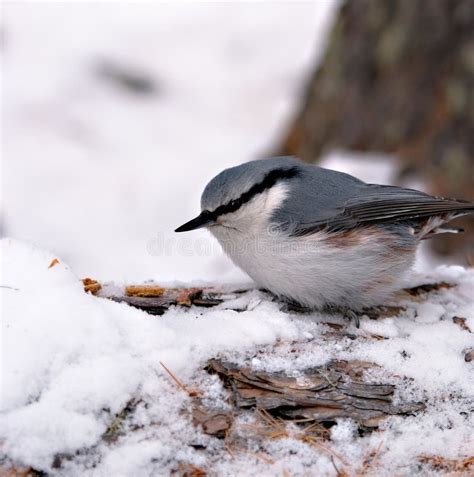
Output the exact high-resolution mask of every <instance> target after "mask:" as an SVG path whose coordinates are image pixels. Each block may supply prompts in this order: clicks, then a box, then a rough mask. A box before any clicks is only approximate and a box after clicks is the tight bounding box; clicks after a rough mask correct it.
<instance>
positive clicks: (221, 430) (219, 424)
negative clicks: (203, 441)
mask: <svg viewBox="0 0 474 477" xmlns="http://www.w3.org/2000/svg"><path fill="white" fill-rule="evenodd" d="M192 416H193V417H192V418H193V425H195V426H201V428H202V431H203V432H204V434H208V435H210V436H214V437H218V438H220V439H224V438H225V437H226V435H227V432H228V431H229V429H230V428H231V427H232V423H233V420H234V419H233V417H232V415H231V414H230V413H228V412H223V411H216V410H210V409H206V408H205V407H203V406H202V403H201V402H200V401H197V402H195V403H194V404H193V414H192Z"/></svg>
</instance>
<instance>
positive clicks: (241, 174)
mask: <svg viewBox="0 0 474 477" xmlns="http://www.w3.org/2000/svg"><path fill="white" fill-rule="evenodd" d="M300 168H301V162H300V161H299V160H297V159H295V158H292V157H275V158H272V159H263V160H257V161H251V162H247V163H244V164H241V165H239V166H236V167H231V168H229V169H225V170H224V171H222V172H221V173H220V174H218V175H217V176H215V177H214V178H213V179H212V180H211V181H210V182H209V183H208V184H207V186H206V188H205V189H204V192H203V194H202V197H201V213H200V214H199V215H198V216H197V217H196V218H194V219H192V220H190V221H189V222H186V223H185V224H184V225H181V227H178V228H177V229H176V230H175V232H187V231H190V230H195V229H198V228H201V227H207V228H209V229H210V230H211V232H215V231H216V230H215V228H217V227H227V228H230V229H235V230H236V231H239V232H249V231H251V230H253V229H254V228H255V227H257V226H260V225H261V224H262V223H266V222H268V218H269V217H270V216H271V215H272V213H273V212H274V211H275V210H276V209H277V208H278V207H280V206H281V204H282V203H283V201H284V199H285V198H286V196H287V193H288V190H289V182H290V181H291V180H292V179H294V178H295V177H297V176H298V174H299V173H300Z"/></svg>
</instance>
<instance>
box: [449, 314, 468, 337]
mask: <svg viewBox="0 0 474 477" xmlns="http://www.w3.org/2000/svg"><path fill="white" fill-rule="evenodd" d="M466 321H467V320H466V318H461V317H460V316H453V323H456V325H458V326H460V327H461V328H462V329H463V330H464V331H469V333H472V331H471V328H469V326H467V324H466Z"/></svg>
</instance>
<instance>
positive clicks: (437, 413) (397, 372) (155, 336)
mask: <svg viewBox="0 0 474 477" xmlns="http://www.w3.org/2000/svg"><path fill="white" fill-rule="evenodd" d="M1 256H2V263H1V270H2V278H1V285H2V288H1V289H0V293H1V297H2V315H3V321H4V323H3V337H2V342H3V350H2V358H3V363H2V374H3V376H2V412H1V423H0V442H1V452H2V453H3V455H4V460H3V465H4V466H8V464H9V463H10V462H11V461H13V462H15V463H16V465H17V466H19V467H22V466H24V467H29V466H32V467H33V468H35V469H38V470H43V471H46V472H51V473H52V474H53V475H55V474H57V475H78V476H79V475H81V476H84V475H91V476H109V475H114V476H132V475H133V476H136V475H139V476H146V475H150V476H151V475H168V474H169V473H170V472H171V471H172V470H173V469H176V468H177V467H178V466H179V465H180V464H183V463H188V464H192V465H194V466H196V467H198V468H202V469H204V470H206V471H207V472H209V473H210V475H237V474H239V475H257V474H260V475H295V476H296V475H322V476H335V475H336V471H335V468H334V466H333V464H332V462H331V459H330V457H331V454H328V452H329V451H330V452H332V453H335V455H342V456H344V461H345V463H344V464H342V463H341V462H339V461H337V462H336V465H337V467H338V468H340V469H342V468H344V470H346V471H347V472H349V475H355V474H356V473H357V472H358V471H360V470H361V469H362V468H363V467H364V459H366V458H367V456H368V455H369V454H370V453H371V452H376V453H377V454H378V457H377V463H376V464H374V465H375V467H373V468H371V472H372V473H373V475H413V473H414V472H415V471H423V472H425V474H426V473H429V468H428V467H426V466H425V467H420V463H419V460H418V459H419V457H420V456H423V455H428V456H433V455H435V456H441V457H446V458H450V459H463V458H465V457H467V456H469V455H472V453H473V451H474V434H473V432H472V429H473V426H474V413H473V412H472V409H473V405H474V366H473V362H466V361H465V359H464V356H465V354H466V352H467V351H468V350H469V349H472V348H474V338H473V337H474V334H472V333H470V332H469V331H468V330H466V329H464V328H463V327H461V326H460V325H459V323H455V322H453V320H452V318H453V317H454V316H458V317H462V318H465V319H466V320H465V325H466V326H467V328H469V329H470V330H474V307H473V302H472V296H473V293H472V292H473V289H474V270H464V269H462V268H461V267H449V268H448V267H444V268H439V269H437V270H435V271H434V272H433V274H432V276H430V277H422V276H417V277H416V278H414V281H413V283H415V282H416V283H420V282H433V281H446V282H449V283H454V284H457V286H456V287H455V288H452V289H442V290H440V291H439V292H437V293H435V294H434V295H430V296H431V300H430V301H429V302H424V301H422V302H416V301H413V302H409V303H408V304H407V306H408V308H407V311H406V312H404V313H402V314H401V316H399V317H397V318H383V319H378V320H376V321H374V320H369V319H368V318H363V319H362V323H361V328H360V330H357V329H356V328H354V327H353V326H350V332H351V333H352V334H355V335H356V336H357V337H356V338H355V339H349V338H344V339H341V340H336V341H334V340H328V339H326V338H325V335H324V332H327V331H328V327H327V325H325V324H324V322H326V321H327V320H328V317H327V316H323V315H320V314H318V313H314V314H311V315H295V314H290V313H286V312H283V311H280V307H279V305H278V304H277V303H274V302H271V301H270V300H269V299H268V297H265V295H263V294H261V293H260V292H258V291H256V290H255V291H250V292H247V293H246V294H245V295H243V296H240V298H238V300H239V307H240V308H244V309H245V308H247V310H246V311H241V312H236V311H232V310H229V309H226V308H228V307H229V306H230V302H227V303H224V304H222V305H219V306H217V307H216V308H213V309H203V308H196V307H191V308H190V309H187V310H183V309H178V308H172V309H170V310H169V311H168V312H167V313H165V315H163V316H161V317H152V316H150V315H147V314H146V313H145V312H142V311H140V310H137V309H134V308H131V307H129V306H128V305H126V304H119V303H115V302H112V301H110V300H107V299H105V298H99V297H95V296H92V295H90V294H86V293H85V292H84V291H83V288H82V283H81V282H80V281H79V280H78V277H77V276H76V275H75V274H74V273H73V271H72V270H71V269H70V268H69V267H68V266H67V265H66V264H65V263H64V262H63V261H62V260H61V257H59V258H60V263H59V264H57V265H56V266H54V267H52V268H48V266H49V264H50V263H51V261H52V259H53V258H56V256H55V255H54V254H52V253H48V252H45V251H43V250H41V249H38V248H36V247H34V246H31V245H29V244H26V243H22V242H18V241H14V240H11V239H3V240H2V242H1ZM233 305H234V306H235V301H234V303H233ZM203 310H204V311H203ZM330 320H332V321H333V322H334V321H335V322H337V323H340V324H343V323H344V321H343V320H342V318H337V317H333V318H331V319H330ZM345 326H349V325H347V324H345ZM373 335H377V336H378V337H386V338H387V339H380V338H378V339H371V336H373ZM295 348H297V352H296V353H295ZM257 353H258V356H256V355H257ZM216 356H220V357H224V358H225V357H227V358H229V359H231V360H233V361H234V362H237V363H238V362H243V361H244V360H249V359H250V358H252V356H254V359H251V360H250V362H251V363H252V366H254V367H256V368H258V369H265V370H269V371H276V370H285V371H287V372H290V373H293V375H295V376H297V375H298V372H299V371H300V370H304V369H306V368H309V367H314V366H320V365H323V364H325V363H327V362H329V361H330V360H331V359H338V360H339V359H346V360H354V359H360V360H365V361H369V362H373V363H377V364H379V365H381V366H382V367H383V368H381V370H380V372H379V373H378V374H377V375H376V376H372V379H373V380H374V381H376V382H377V381H382V382H394V383H395V384H397V398H398V399H402V400H403V399H408V400H411V401H421V402H424V403H425V404H426V410H425V411H423V412H420V413H418V414H417V415H416V416H412V417H392V418H389V419H388V420H387V421H385V422H384V423H383V424H382V426H381V429H380V430H379V431H377V432H373V433H370V434H368V435H366V436H364V437H358V434H357V432H356V426H355V424H354V423H353V422H352V421H351V420H347V419H346V420H344V419H343V420H340V421H339V422H338V424H337V425H336V426H334V427H333V428H332V429H331V439H330V440H329V441H325V442H324V443H321V444H322V445H323V447H322V448H321V447H320V448H318V447H315V446H314V445H311V444H310V443H305V442H302V441H301V440H298V439H296V438H294V437H292V435H291V432H289V435H288V436H284V437H282V438H281V439H278V440H274V439H267V440H265V441H264V442H263V443H261V444H260V447H259V448H258V449H257V450H256V449H254V448H252V447H250V448H249V449H245V448H244V449H235V448H232V449H229V448H228V447H226V443H225V441H223V440H221V439H217V438H215V437H209V436H206V435H204V434H203V433H202V432H201V431H200V429H199V428H196V427H194V426H193V425H192V419H191V413H190V406H191V401H190V398H189V396H188V395H187V394H186V393H185V392H183V391H182V390H181V389H180V388H179V387H178V386H176V385H175V383H173V382H172V380H171V379H170V377H169V376H168V375H167V373H166V372H164V371H163V368H162V367H161V366H160V362H162V363H164V364H165V365H166V366H167V367H168V368H169V369H171V370H172V371H173V373H175V375H176V376H178V377H179V378H180V379H181V380H182V381H184V382H185V383H186V385H187V386H189V387H190V388H195V389H198V390H200V391H201V392H202V393H203V394H204V396H203V398H204V399H207V400H208V401H210V402H212V403H213V405H214V406H216V407H217V408H219V407H221V408H226V406H227V407H228V403H227V400H226V396H227V395H226V391H225V390H224V388H223V385H222V383H221V382H220V381H219V379H218V378H217V377H216V376H210V375H208V374H207V372H205V371H203V367H204V366H205V364H206V361H207V360H208V359H210V358H213V357H216ZM131 400H133V402H135V403H137V404H136V405H135V409H134V411H133V412H131V414H130V415H129V416H128V417H127V418H126V419H125V421H124V422H123V423H121V426H122V428H123V429H124V430H125V433H124V435H123V436H121V437H119V438H118V439H117V440H115V441H113V442H107V440H104V439H103V435H104V433H105V431H106V430H107V429H108V427H109V426H110V425H111V423H112V422H113V421H114V419H116V416H117V415H118V414H120V412H121V411H122V410H123V409H124V408H125V407H126V405H127V403H129V402H130V401H131ZM248 424H249V423H248V422H247V425H248ZM238 425H239V422H238V421H237V422H236V423H235V426H237V427H238ZM328 450H329V451H328ZM255 455H256V457H255ZM5 456H6V460H5ZM55 460H56V463H57V462H59V461H60V462H61V467H60V468H56V469H54V468H52V466H53V463H54V462H55ZM56 465H57V464H56ZM285 472H286V474H285Z"/></svg>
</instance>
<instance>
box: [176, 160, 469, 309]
mask: <svg viewBox="0 0 474 477" xmlns="http://www.w3.org/2000/svg"><path fill="white" fill-rule="evenodd" d="M469 213H474V202H468V201H462V200H456V199H443V198H439V197H433V196H431V195H428V194H425V193H423V192H419V191H417V190H413V189H405V188H402V187H394V186H388V185H378V184H367V183H365V182H362V181H361V180H359V179H356V178H355V177H353V176H350V175H348V174H344V173H341V172H336V171H332V170H329V169H324V168H321V167H317V166H314V165H309V164H306V163H304V162H302V161H300V160H298V159H295V158H292V157H275V158H272V159H265V160H257V161H252V162H248V163H245V164H242V165H239V166H236V167H231V168H230V169H226V170H224V171H223V172H221V173H220V174H218V175H217V176H216V177H214V178H213V179H212V180H211V181H210V182H209V183H208V184H207V186H206V188H205V190H204V192H203V194H202V198H201V213H200V214H199V215H198V216H197V217H196V218H195V219H193V220H191V221H189V222H187V223H185V224H184V225H182V226H181V227H178V228H177V229H176V232H186V231H188V230H194V229H197V228H200V227H206V228H207V229H208V230H209V231H210V232H211V233H212V234H213V235H214V236H215V237H216V238H217V240H218V241H219V242H220V244H221V246H222V248H223V249H224V251H225V252H226V253H227V255H229V257H230V258H231V259H232V261H233V262H234V263H235V264H236V265H237V266H239V267H240V268H241V269H242V270H244V271H245V272H246V273H247V274H248V275H249V276H250V277H251V278H252V279H253V280H254V281H255V282H256V283H257V284H258V285H260V286H261V287H264V288H266V289H268V290H269V291H271V292H272V293H274V294H275V295H277V296H279V297H281V298H282V299H287V300H290V301H292V302H296V303H298V304H300V305H303V306H304V307H309V308H319V309H324V308H337V309H347V310H354V311H362V310H363V309H364V308H367V307H371V306H375V305H380V304H383V303H384V300H385V299H386V298H387V297H388V296H389V295H390V294H391V293H392V292H394V291H395V290H397V289H398V288H399V287H400V286H401V285H400V284H401V279H402V278H403V276H404V275H405V274H406V272H407V271H408V270H409V269H410V267H411V266H412V264H413V261H414V258H415V251H416V248H417V245H418V244H419V243H420V241H421V240H423V239H426V238H430V237H432V236H433V235H436V234H440V233H446V232H454V233H455V232H459V231H461V229H456V228H452V227H449V226H447V225H445V224H447V223H448V222H449V221H450V220H452V219H454V218H456V217H459V216H461V215H464V214H469Z"/></svg>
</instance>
